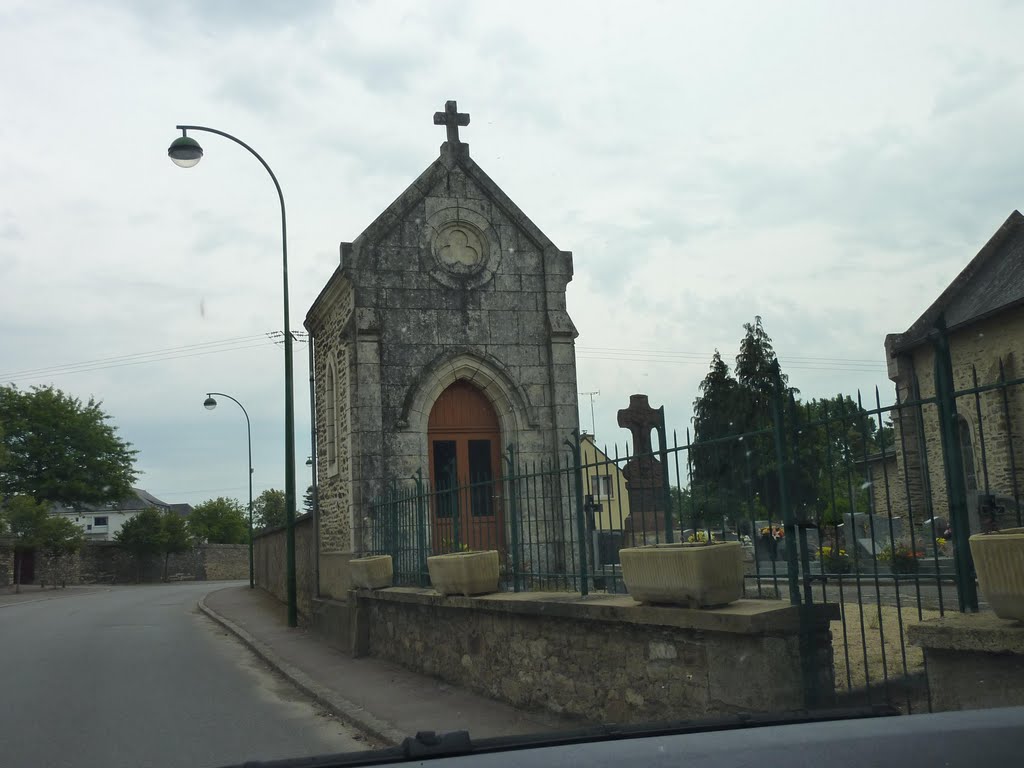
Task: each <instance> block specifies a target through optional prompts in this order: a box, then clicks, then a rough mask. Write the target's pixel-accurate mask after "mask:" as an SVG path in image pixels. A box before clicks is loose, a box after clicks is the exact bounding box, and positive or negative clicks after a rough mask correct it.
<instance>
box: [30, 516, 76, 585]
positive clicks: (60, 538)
mask: <svg viewBox="0 0 1024 768" xmlns="http://www.w3.org/2000/svg"><path fill="white" fill-rule="evenodd" d="M84 541H85V536H84V535H83V533H82V529H81V528H80V527H78V526H77V525H75V524H74V523H73V522H72V521H71V520H69V519H68V518H66V517H64V516H62V515H47V516H46V518H45V519H44V520H43V521H42V524H41V525H40V526H39V538H38V540H37V541H36V545H37V546H36V551H37V552H38V553H40V554H42V555H43V560H44V563H45V564H46V566H47V571H48V574H49V575H48V576H47V577H46V580H47V581H49V582H50V583H51V584H52V585H53V587H54V589H56V588H57V583H58V582H60V584H61V586H62V587H66V586H67V582H68V575H69V572H70V566H71V563H70V558H71V556H72V555H74V554H75V553H76V552H78V550H79V549H81V548H82V544H83V543H84Z"/></svg>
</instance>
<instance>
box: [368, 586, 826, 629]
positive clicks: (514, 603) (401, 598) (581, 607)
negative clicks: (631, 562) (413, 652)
mask: <svg viewBox="0 0 1024 768" xmlns="http://www.w3.org/2000/svg"><path fill="white" fill-rule="evenodd" d="M353 592H354V594H355V595H356V597H357V599H359V600H381V601H385V602H392V603H411V604H415V605H428V606H434V607H438V608H456V609H466V610H477V611H488V612H492V613H510V614H519V615H524V616H552V617H557V618H566V619H577V620H590V621H609V622H621V623H627V624H646V625H653V626H663V627H674V628H678V629H691V630H698V631H709V632H728V633H732V634H740V635H753V634H794V633H796V632H797V631H798V630H799V628H800V607H799V606H794V605H790V604H789V603H788V602H786V601H784V600H738V601H736V602H735V603H732V604H730V605H727V606H725V607H723V608H705V609H692V608H683V607H675V606H668V605H645V604H643V603H638V602H637V601H636V600H634V599H633V598H632V597H630V596H628V595H588V596H587V597H582V596H581V595H580V594H579V593H578V592H496V593H494V594H490V595H480V596H478V597H462V596H457V595H450V596H448V597H442V596H441V595H439V594H438V593H437V592H435V591H434V590H432V589H420V588H417V587H389V588H387V589H375V590H371V589H359V590H353ZM811 616H812V621H813V622H814V623H815V624H818V625H821V626H827V624H828V622H829V621H832V620H834V619H838V618H839V606H838V605H837V604H834V603H830V604H821V605H814V606H812V607H811Z"/></svg>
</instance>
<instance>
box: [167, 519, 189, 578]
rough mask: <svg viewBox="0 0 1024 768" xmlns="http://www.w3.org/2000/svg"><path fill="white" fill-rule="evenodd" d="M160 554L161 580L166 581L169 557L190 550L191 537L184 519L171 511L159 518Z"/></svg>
mask: <svg viewBox="0 0 1024 768" xmlns="http://www.w3.org/2000/svg"><path fill="white" fill-rule="evenodd" d="M160 534H161V535H160V552H161V553H162V554H163V556H164V573H163V580H164V581H167V564H168V562H169V561H170V559H171V555H175V554H178V553H180V552H188V551H189V550H190V549H191V548H192V537H191V536H190V535H189V531H188V524H187V522H186V520H185V518H184V517H182V516H181V515H179V514H178V513H177V512H173V511H171V510H167V511H165V512H164V513H163V514H162V515H161V516H160Z"/></svg>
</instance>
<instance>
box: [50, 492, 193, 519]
mask: <svg viewBox="0 0 1024 768" xmlns="http://www.w3.org/2000/svg"><path fill="white" fill-rule="evenodd" d="M172 506H181V505H171V504H168V503H167V502H166V501H161V500H160V499H158V498H157V497H156V496H154V495H153V494H151V493H150V492H149V491H144V490H142V489H141V488H132V493H131V495H130V496H127V497H126V498H124V499H121V500H120V501H114V502H108V503H106V504H82V505H80V506H79V508H78V510H76V509H75V508H74V507H70V506H62V507H58V508H57V511H59V512H66V513H68V512H76V511H78V512H110V511H113V512H140V511H142V510H143V509H147V508H149V507H157V508H159V509H170V508H171V507H172ZM186 506H187V505H186Z"/></svg>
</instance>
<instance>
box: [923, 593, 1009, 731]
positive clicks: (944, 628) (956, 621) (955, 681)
mask: <svg viewBox="0 0 1024 768" xmlns="http://www.w3.org/2000/svg"><path fill="white" fill-rule="evenodd" d="M907 635H908V637H909V638H910V642H911V643H913V644H914V645H918V646H921V648H922V650H923V651H924V662H925V667H926V668H927V670H928V687H929V689H930V691H931V698H932V709H934V710H935V711H936V712H944V711H948V710H958V709H988V708H992V707H1011V706H1020V705H1022V704H1024V624H1022V623H1021V622H1015V621H1008V620H1006V619H1000V618H997V617H996V615H995V614H994V613H992V612H990V611H985V612H982V613H955V614H947V615H946V616H945V617H943V618H941V619H933V620H931V621H924V622H921V623H920V624H912V625H910V626H909V627H908V628H907Z"/></svg>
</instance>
